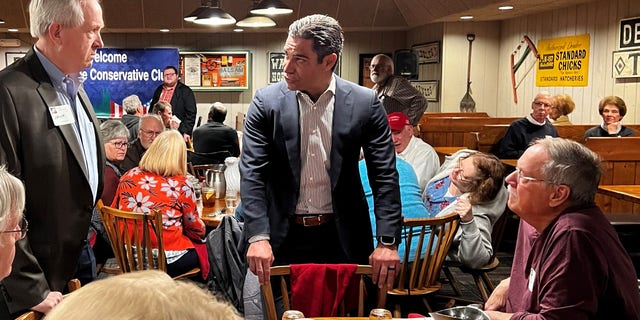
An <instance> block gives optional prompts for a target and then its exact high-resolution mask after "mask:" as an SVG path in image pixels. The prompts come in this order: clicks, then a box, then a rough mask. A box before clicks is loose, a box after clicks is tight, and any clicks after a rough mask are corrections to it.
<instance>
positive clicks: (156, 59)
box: [81, 48, 179, 118]
mask: <svg viewBox="0 0 640 320" xmlns="http://www.w3.org/2000/svg"><path fill="white" fill-rule="evenodd" d="M178 62H179V54H178V49H174V48H171V49H109V48H101V49H98V52H97V53H96V56H95V58H94V61H93V64H92V66H91V67H90V68H88V69H85V70H84V71H83V72H81V78H82V79H83V87H84V90H85V91H86V92H87V95H88V96H89V100H91V104H92V105H93V108H94V110H95V112H96V115H97V116H98V117H100V118H113V117H116V118H119V117H122V115H123V114H124V112H123V109H122V99H124V98H125V97H127V96H129V95H132V94H135V95H137V96H138V97H139V98H140V101H142V104H143V106H144V107H145V109H148V108H149V104H150V103H151V99H152V98H153V92H154V91H155V89H156V88H157V87H158V86H159V85H160V84H162V70H163V69H164V68H165V67H166V66H174V67H176V68H177V67H178Z"/></svg>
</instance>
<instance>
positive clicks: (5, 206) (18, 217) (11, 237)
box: [0, 166, 27, 280]
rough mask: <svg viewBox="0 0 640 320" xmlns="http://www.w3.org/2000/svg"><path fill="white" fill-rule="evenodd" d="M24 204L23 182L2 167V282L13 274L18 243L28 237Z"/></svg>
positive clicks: (0, 240) (0, 215) (0, 245)
mask: <svg viewBox="0 0 640 320" xmlns="http://www.w3.org/2000/svg"><path fill="white" fill-rule="evenodd" d="M24 203H25V196H24V186H23V185H22V181H20V179H18V178H16V177H14V176H12V175H11V174H10V173H9V172H7V170H6V168H5V167H4V166H0V280H2V279H4V278H6V277H7V276H8V275H9V274H10V273H11V263H12V262H13V257H14V256H15V254H16V249H15V243H16V241H18V240H20V239H22V238H24V237H25V236H26V235H27V220H25V219H24V217H23V216H22V211H23V210H24Z"/></svg>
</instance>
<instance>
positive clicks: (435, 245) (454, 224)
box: [387, 213, 460, 318]
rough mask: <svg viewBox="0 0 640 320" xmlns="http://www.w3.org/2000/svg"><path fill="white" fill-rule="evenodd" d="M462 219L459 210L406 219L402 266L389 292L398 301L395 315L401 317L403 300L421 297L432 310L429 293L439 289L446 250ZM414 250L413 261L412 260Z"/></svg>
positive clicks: (389, 296) (391, 297) (388, 294)
mask: <svg viewBox="0 0 640 320" xmlns="http://www.w3.org/2000/svg"><path fill="white" fill-rule="evenodd" d="M459 223H460V218H459V217H458V215H457V214H456V213H452V214H449V215H447V216H443V217H434V218H411V219H404V221H403V223H402V225H403V228H404V230H403V232H404V234H406V235H407V236H406V237H405V238H404V240H403V241H404V246H405V250H404V252H399V254H400V259H401V260H400V262H401V267H400V269H399V273H398V276H397V277H396V282H395V285H394V288H393V289H391V290H389V291H387V297H388V298H389V300H390V301H391V300H395V302H396V303H395V309H394V317H395V318H400V317H401V310H400V305H401V303H400V302H401V300H402V299H403V298H407V299H408V298H410V297H415V296H422V302H423V303H424V305H425V307H426V308H427V310H428V311H432V310H431V307H430V306H429V302H428V301H427V300H426V296H427V295H429V294H432V293H434V292H437V291H438V290H440V287H441V284H440V282H439V279H440V270H441V269H442V264H443V262H444V259H445V257H446V256H447V251H449V247H450V246H451V243H452V242H453V236H454V235H455V233H456V230H458V224H459ZM413 237H418V242H417V245H416V247H415V248H414V247H412V239H413ZM411 252H413V253H414V255H415V260H414V261H409V255H410V253H411Z"/></svg>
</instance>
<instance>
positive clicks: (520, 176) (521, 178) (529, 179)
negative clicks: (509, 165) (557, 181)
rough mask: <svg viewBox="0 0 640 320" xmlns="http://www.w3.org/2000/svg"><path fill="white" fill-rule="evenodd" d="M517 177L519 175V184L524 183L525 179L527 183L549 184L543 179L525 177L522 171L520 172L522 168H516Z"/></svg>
mask: <svg viewBox="0 0 640 320" xmlns="http://www.w3.org/2000/svg"><path fill="white" fill-rule="evenodd" d="M515 172H516V175H518V182H520V181H522V180H523V179H524V180H526V181H539V182H546V183H549V182H548V181H546V180H543V179H538V178H533V177H527V176H525V175H523V174H522V170H520V168H518V167H516V171H515Z"/></svg>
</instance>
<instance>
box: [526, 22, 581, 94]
mask: <svg viewBox="0 0 640 320" xmlns="http://www.w3.org/2000/svg"><path fill="white" fill-rule="evenodd" d="M589 41H590V38H589V35H588V34H583V35H577V36H571V37H562V38H554V39H545V40H540V41H538V53H539V54H540V61H539V62H538V68H537V69H538V70H537V72H536V86H539V87H586V86H587V84H588V83H589V43H590V42H589Z"/></svg>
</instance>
